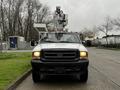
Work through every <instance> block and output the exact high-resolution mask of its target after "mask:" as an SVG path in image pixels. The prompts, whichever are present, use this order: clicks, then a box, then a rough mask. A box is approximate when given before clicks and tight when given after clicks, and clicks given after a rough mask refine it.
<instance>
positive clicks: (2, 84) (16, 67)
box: [0, 52, 31, 90]
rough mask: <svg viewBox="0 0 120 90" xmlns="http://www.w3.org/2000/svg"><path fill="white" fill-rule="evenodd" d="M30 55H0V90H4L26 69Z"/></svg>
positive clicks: (28, 67) (28, 66)
mask: <svg viewBox="0 0 120 90" xmlns="http://www.w3.org/2000/svg"><path fill="white" fill-rule="evenodd" d="M30 60H31V53H30V52H29V53H27V52H24V53H23V52H21V53H19V52H17V53H16V52H14V53H0V90H4V89H5V88H6V87H7V86H8V85H9V84H11V83H12V82H13V81H15V80H16V79H17V78H18V77H20V76H21V75H22V74H23V73H25V72H26V71H27V70H28V69H30V67H31V66H30Z"/></svg>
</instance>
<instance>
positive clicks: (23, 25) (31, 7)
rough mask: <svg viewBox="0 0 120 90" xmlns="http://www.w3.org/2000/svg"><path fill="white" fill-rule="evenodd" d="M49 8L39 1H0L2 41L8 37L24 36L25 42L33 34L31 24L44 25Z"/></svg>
mask: <svg viewBox="0 0 120 90" xmlns="http://www.w3.org/2000/svg"><path fill="white" fill-rule="evenodd" d="M48 15H49V8H48V7H47V6H43V4H41V3H40V1H39V0H1V1H0V26H1V32H2V34H1V35H2V37H3V40H7V39H8V37H9V36H13V35H19V36H24V37H25V39H26V40H27V41H29V40H31V38H33V36H34V35H33V34H34V32H35V30H34V28H33V23H34V22H38V23H46V17H47V16H48Z"/></svg>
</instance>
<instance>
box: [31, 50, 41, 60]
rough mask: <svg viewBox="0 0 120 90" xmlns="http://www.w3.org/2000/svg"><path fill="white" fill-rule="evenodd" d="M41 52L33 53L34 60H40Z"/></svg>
mask: <svg viewBox="0 0 120 90" xmlns="http://www.w3.org/2000/svg"><path fill="white" fill-rule="evenodd" d="M40 55H41V53H40V51H35V52H33V53H32V59H40Z"/></svg>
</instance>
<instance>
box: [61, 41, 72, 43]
mask: <svg viewBox="0 0 120 90" xmlns="http://www.w3.org/2000/svg"><path fill="white" fill-rule="evenodd" d="M60 43H72V42H68V41H60Z"/></svg>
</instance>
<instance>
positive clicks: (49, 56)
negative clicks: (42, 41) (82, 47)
mask: <svg viewBox="0 0 120 90" xmlns="http://www.w3.org/2000/svg"><path fill="white" fill-rule="evenodd" d="M41 52H42V55H41V58H42V59H43V60H44V61H62V62H63V61H65V62H66V61H75V60H76V59H78V58H79V50H77V49H44V50H42V51H41Z"/></svg>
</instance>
